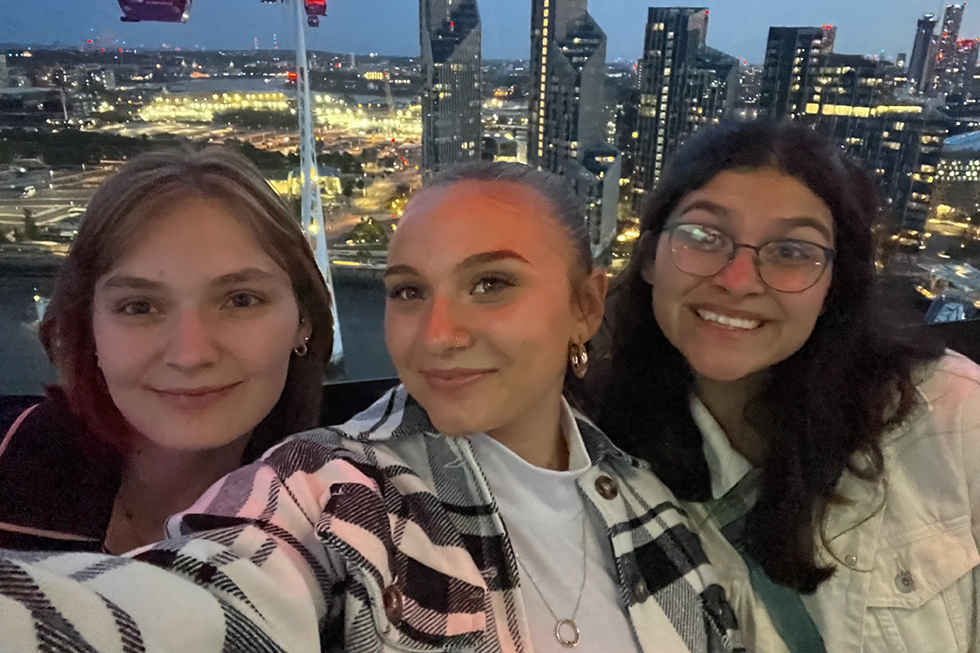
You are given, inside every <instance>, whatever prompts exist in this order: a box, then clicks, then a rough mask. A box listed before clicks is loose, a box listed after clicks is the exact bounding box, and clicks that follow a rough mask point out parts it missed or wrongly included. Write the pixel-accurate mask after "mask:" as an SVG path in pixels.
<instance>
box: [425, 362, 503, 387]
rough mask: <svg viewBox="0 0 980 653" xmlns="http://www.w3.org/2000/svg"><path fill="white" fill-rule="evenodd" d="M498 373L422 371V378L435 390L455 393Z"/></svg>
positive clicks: (454, 370) (455, 370)
mask: <svg viewBox="0 0 980 653" xmlns="http://www.w3.org/2000/svg"><path fill="white" fill-rule="evenodd" d="M494 372H496V370H494V369H475V368H462V367H457V368H452V369H425V370H421V372H420V373H421V375H422V377H423V378H424V379H425V380H426V382H427V383H428V384H429V387H431V388H432V389H433V390H438V391H445V392H453V391H457V390H462V389H464V388H468V387H469V386H471V385H474V384H475V383H478V382H479V381H481V380H483V379H485V378H486V377H488V376H490V375H491V374H493V373H494Z"/></svg>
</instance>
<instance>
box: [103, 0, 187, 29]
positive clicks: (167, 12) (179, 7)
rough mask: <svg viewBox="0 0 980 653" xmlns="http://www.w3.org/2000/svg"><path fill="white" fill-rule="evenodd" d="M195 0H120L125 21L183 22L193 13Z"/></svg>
mask: <svg viewBox="0 0 980 653" xmlns="http://www.w3.org/2000/svg"><path fill="white" fill-rule="evenodd" d="M192 1H193V0H119V8H120V9H122V11H123V16H122V18H120V20H121V21H123V22H124V23H139V22H142V21H154V22H160V23H183V22H186V21H187V18H188V16H190V15H191V2H192Z"/></svg>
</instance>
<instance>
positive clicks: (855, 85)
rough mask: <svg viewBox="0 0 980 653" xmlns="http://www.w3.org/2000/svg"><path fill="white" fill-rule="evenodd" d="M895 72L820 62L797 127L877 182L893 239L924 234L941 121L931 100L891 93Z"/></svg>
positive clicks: (872, 65)
mask: <svg viewBox="0 0 980 653" xmlns="http://www.w3.org/2000/svg"><path fill="white" fill-rule="evenodd" d="M894 73H895V70H894V65H893V64H890V63H889V62H886V61H877V60H875V59H870V58H867V57H863V56H860V55H844V54H832V55H828V56H826V57H822V58H821V59H820V61H819V63H818V65H817V66H816V68H815V69H814V75H813V77H812V81H811V84H810V85H809V87H808V89H807V97H808V100H809V101H808V102H807V104H806V105H805V106H804V112H803V115H802V116H800V118H799V119H800V120H801V121H802V122H804V123H805V124H808V125H810V126H812V127H814V128H815V129H817V130H818V131H820V132H822V133H825V134H827V135H828V136H830V137H832V138H833V139H834V140H836V141H837V142H838V143H840V144H841V145H842V146H843V147H844V148H845V150H847V152H848V153H850V154H851V155H852V156H854V157H855V158H857V159H859V160H860V161H862V162H863V163H864V165H865V167H866V168H867V169H868V170H869V171H870V172H872V173H873V174H874V175H875V176H876V177H877V178H878V180H879V182H880V184H881V189H882V199H883V200H884V204H885V207H886V209H887V218H888V220H889V223H888V224H887V225H886V226H887V228H888V229H889V230H890V231H891V232H892V233H901V232H904V233H911V234H913V235H916V236H919V235H921V234H922V233H924V227H925V223H926V220H927V218H928V216H929V207H930V204H931V202H932V193H933V189H934V185H935V181H936V179H935V174H936V170H937V168H938V166H939V159H940V155H941V152H942V144H943V139H944V138H945V136H946V120H945V117H944V115H943V113H942V112H941V111H940V110H939V104H938V102H937V101H936V100H934V99H929V98H923V97H922V96H920V95H917V94H912V93H910V92H909V91H907V90H905V89H902V88H900V87H897V86H896V85H895V84H894V83H892V81H891V80H893V79H894V77H895V75H894Z"/></svg>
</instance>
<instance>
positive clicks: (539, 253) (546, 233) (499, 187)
mask: <svg viewBox="0 0 980 653" xmlns="http://www.w3.org/2000/svg"><path fill="white" fill-rule="evenodd" d="M504 249H506V250H512V251H515V252H517V253H519V254H521V255H522V256H523V257H524V258H525V259H527V260H529V261H532V260H535V259H536V260H539V261H544V260H546V259H549V258H554V257H555V256H558V257H559V258H561V259H562V261H565V260H566V259H568V258H570V257H571V255H572V252H571V242H570V238H569V236H568V235H567V234H566V233H565V231H564V229H563V228H562V226H561V224H560V223H559V221H558V218H557V217H555V215H554V210H553V209H552V207H551V205H550V204H549V203H548V201H547V200H546V199H545V198H544V197H543V196H542V195H541V194H540V193H538V192H537V191H535V190H533V189H532V188H529V187H527V186H525V185H523V184H516V183H512V182H499V181H462V182H457V183H455V184H452V185H451V186H438V187H432V188H427V189H424V190H423V191H422V192H421V193H420V194H419V195H417V196H416V198H415V199H414V200H413V201H412V202H411V203H410V204H409V207H408V209H407V210H406V211H405V214H404V215H403V217H402V219H401V222H400V223H399V225H398V229H397V231H396V232H395V236H394V238H393V240H392V244H391V249H390V252H389V261H396V260H397V261H401V260H402V259H419V260H425V261H431V262H434V261H435V260H437V259H438V260H443V259H459V260H461V259H463V258H465V257H467V256H469V255H471V254H475V253H479V252H486V251H493V250H504Z"/></svg>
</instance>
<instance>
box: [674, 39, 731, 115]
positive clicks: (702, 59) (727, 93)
mask: <svg viewBox="0 0 980 653" xmlns="http://www.w3.org/2000/svg"><path fill="white" fill-rule="evenodd" d="M738 73H739V62H738V59H737V58H736V57H733V56H731V55H728V54H725V53H724V52H721V51H720V50H716V49H714V48H712V47H708V46H705V48H704V51H703V52H702V53H701V55H699V56H698V62H697V66H696V67H695V69H694V71H693V73H692V75H691V80H690V81H689V82H688V84H689V87H690V95H689V97H688V100H687V116H688V119H687V126H686V131H687V133H689V134H690V133H693V132H695V131H696V130H697V129H698V128H700V127H702V126H704V125H711V124H715V123H717V122H719V121H721V120H722V119H724V118H726V117H728V115H729V114H730V112H731V111H732V110H733V109H734V108H735V106H736V104H737V102H738V91H739V74H738Z"/></svg>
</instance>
